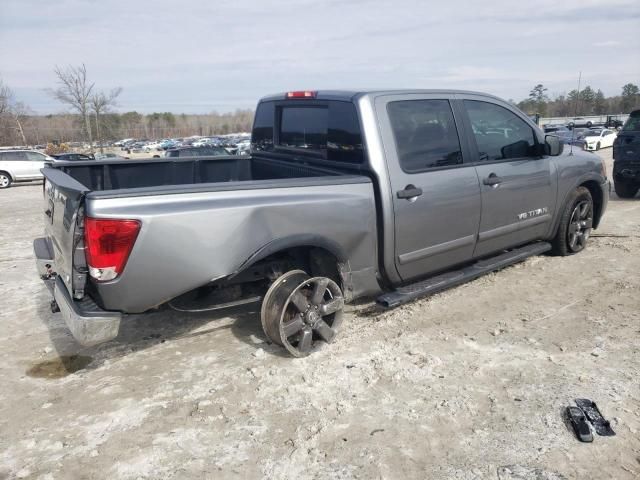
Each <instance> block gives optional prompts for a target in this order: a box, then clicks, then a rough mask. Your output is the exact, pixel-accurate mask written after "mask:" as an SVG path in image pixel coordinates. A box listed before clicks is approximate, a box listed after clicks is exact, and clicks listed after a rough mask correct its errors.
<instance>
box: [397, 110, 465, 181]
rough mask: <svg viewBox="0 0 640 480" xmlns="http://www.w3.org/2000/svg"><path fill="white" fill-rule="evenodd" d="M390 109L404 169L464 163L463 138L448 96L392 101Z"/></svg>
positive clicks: (426, 168)
mask: <svg viewBox="0 0 640 480" xmlns="http://www.w3.org/2000/svg"><path fill="white" fill-rule="evenodd" d="M387 113H388V114H389V120H390V122H391V128H392V130H393V135H394V138H395V142H396V149H397V151H398V159H399V161H400V166H401V167H402V169H403V170H404V171H406V172H408V173H418V172H423V171H425V170H428V169H430V168H438V167H445V166H451V165H458V164H460V163H462V153H461V150H460V140H459V138H458V131H457V129H456V125H455V121H454V118H453V112H452V111H451V105H450V104H449V101H448V100H401V101H397V102H390V103H389V104H388V105H387Z"/></svg>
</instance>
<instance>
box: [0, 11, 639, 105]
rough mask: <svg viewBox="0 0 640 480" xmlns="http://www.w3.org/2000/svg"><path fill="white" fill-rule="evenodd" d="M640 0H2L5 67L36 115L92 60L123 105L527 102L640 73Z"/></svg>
mask: <svg viewBox="0 0 640 480" xmlns="http://www.w3.org/2000/svg"><path fill="white" fill-rule="evenodd" d="M639 38H640V1H638V0H606V1H596V0H560V1H559V0H537V1H529V0H480V1H466V2H465V1H459V0H440V1H437V2H435V1H430V0H393V1H373V0H300V1H287V0H252V1H249V0H212V1H194V0H181V1H176V0H155V1H150V0H126V1H125V0H55V1H54V0H0V77H2V78H3V80H4V81H5V83H7V84H9V86H10V87H11V88H12V89H13V90H14V92H15V93H16V96H17V97H18V99H19V100H22V101H25V102H26V103H27V104H29V105H30V106H31V108H32V109H33V110H34V111H36V112H38V113H52V112H57V111H62V110H63V107H62V106H61V105H60V104H58V103H56V102H55V101H54V100H52V99H51V98H50V97H49V96H48V95H47V94H46V92H45V89H46V88H50V87H54V86H55V77H54V75H53V67H54V65H56V64H58V65H62V66H64V65H67V64H74V65H76V64H80V63H82V62H84V63H85V64H86V66H87V69H88V71H89V74H90V77H91V78H92V79H93V80H94V81H95V82H96V86H97V87H98V88H101V89H105V90H107V89H110V88H113V87H116V86H121V87H123V88H124V92H123V94H122V96H121V97H120V102H119V103H120V108H119V110H121V111H127V110H138V111H141V112H152V111H173V112H176V113H177V112H186V113H200V112H201V113H206V112H210V111H212V110H218V111H227V110H232V109H235V108H236V107H239V108H245V107H253V106H254V105H255V103H256V101H257V99H258V98H260V97H261V96H263V95H266V94H269V93H275V92H280V91H286V90H293V89H296V90H300V89H328V88H331V89H349V88H463V89H469V90H478V91H483V92H488V93H492V94H495V95H498V96H500V97H503V98H505V99H508V98H513V99H515V100H521V99H522V98H525V97H526V96H527V95H528V93H529V90H530V89H531V87H533V86H534V85H535V84H537V83H543V84H544V85H545V86H547V87H548V88H549V93H550V94H552V95H555V94H558V93H563V92H566V91H569V90H571V89H573V88H575V87H576V84H577V78H578V72H579V71H582V77H583V86H584V85H586V84H590V85H591V86H592V87H594V88H601V89H602V90H603V91H604V93H605V95H614V94H619V92H620V90H621V87H622V85H624V84H625V83H628V82H632V83H636V84H640V41H639Z"/></svg>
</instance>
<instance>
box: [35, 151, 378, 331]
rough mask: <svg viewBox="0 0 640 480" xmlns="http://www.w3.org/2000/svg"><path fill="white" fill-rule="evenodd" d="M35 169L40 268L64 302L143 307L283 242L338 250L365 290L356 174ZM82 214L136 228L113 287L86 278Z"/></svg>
mask: <svg viewBox="0 0 640 480" xmlns="http://www.w3.org/2000/svg"><path fill="white" fill-rule="evenodd" d="M43 173H44V176H45V178H46V181H45V186H44V192H43V193H44V213H45V227H46V237H45V239H44V240H43V241H44V242H46V246H47V249H48V250H49V251H50V252H51V256H50V257H49V258H47V259H44V260H43V262H41V263H43V265H46V264H51V265H53V266H54V267H53V269H54V271H55V272H56V273H57V278H58V288H59V289H60V288H63V286H64V288H65V290H66V291H67V292H68V296H69V297H70V298H72V299H73V302H74V305H75V303H77V302H78V301H81V300H82V299H84V298H85V296H86V295H90V296H91V297H93V299H94V300H95V301H96V303H97V304H98V305H99V306H100V307H101V308H103V309H105V310H115V311H120V312H125V313H140V312H144V311H146V310H148V309H150V308H153V307H155V306H158V305H160V304H163V303H165V302H167V301H170V300H171V299H173V298H175V297H177V296H179V295H181V294H183V293H185V292H188V291H191V290H193V289H194V288H197V287H200V286H203V285H206V284H207V283H208V282H211V281H213V280H215V279H220V278H225V277H227V276H229V275H232V274H234V273H236V272H237V271H238V270H239V269H240V268H241V267H242V265H244V264H245V263H246V262H248V261H251V259H255V258H256V256H257V255H259V254H260V253H261V252H262V253H264V252H267V251H271V249H274V248H276V247H278V248H285V247H286V246H287V245H288V243H287V242H293V241H294V240H295V241H296V242H301V241H302V242H303V243H302V245H309V246H324V247H326V248H327V249H329V251H332V249H333V248H337V247H338V246H340V247H341V248H344V249H345V251H349V252H350V263H349V267H350V270H351V272H350V275H351V276H353V277H355V276H358V275H364V276H366V277H367V278H369V279H370V281H369V282H368V283H366V282H365V284H366V285H367V287H366V288H369V287H368V285H369V284H370V283H373V282H374V281H375V272H374V270H375V268H374V263H375V262H373V261H372V259H375V258H376V255H375V251H376V250H375V248H376V247H375V235H372V234H371V233H372V232H375V231H376V226H375V221H376V214H375V204H374V194H373V185H372V182H371V180H370V179H369V178H368V177H366V176H362V175H352V174H348V173H344V172H340V171H338V170H334V169H325V168H323V167H316V166H311V165H306V164H304V163H302V162H296V161H281V160H277V159H262V158H255V157H237V156H229V157H226V156H225V157H199V158H188V159H179V158H178V159H153V160H151V159H149V160H135V161H122V160H120V161H118V160H115V161H106V162H68V163H58V164H54V165H53V166H51V167H47V168H44V169H43ZM339 211H347V212H349V214H348V215H336V212H339ZM310 212H313V219H311V217H310ZM86 217H90V218H123V219H133V220H136V221H139V222H140V223H141V229H140V232H139V234H138V236H137V239H136V241H135V244H134V246H133V250H132V251H131V253H130V256H129V258H128V261H127V264H126V268H125V269H124V272H123V273H122V274H121V275H119V276H118V277H117V278H116V279H115V280H109V281H102V282H96V281H94V280H92V279H90V278H89V276H88V271H87V264H86V259H85V249H84V238H83V230H84V227H83V218H86ZM265 255H266V253H265ZM336 256H338V257H344V258H345V259H346V258H347V257H346V253H345V254H344V255H343V254H339V252H338V250H336ZM41 274H42V275H46V271H45V270H44V269H43V271H42V272H41ZM349 293H351V292H349ZM76 306H77V305H76ZM94 323H95V322H94Z"/></svg>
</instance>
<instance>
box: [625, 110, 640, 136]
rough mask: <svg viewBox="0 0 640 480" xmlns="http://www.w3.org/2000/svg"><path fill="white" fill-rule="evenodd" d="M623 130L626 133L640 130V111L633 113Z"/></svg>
mask: <svg viewBox="0 0 640 480" xmlns="http://www.w3.org/2000/svg"><path fill="white" fill-rule="evenodd" d="M622 130H623V131H625V132H637V131H639V130H640V110H636V111H633V112H631V115H629V118H628V119H627V121H626V122H625V124H624V126H623V127H622Z"/></svg>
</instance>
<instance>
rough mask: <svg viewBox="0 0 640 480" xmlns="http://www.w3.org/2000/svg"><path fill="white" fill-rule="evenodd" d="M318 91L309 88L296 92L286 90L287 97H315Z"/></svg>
mask: <svg viewBox="0 0 640 480" xmlns="http://www.w3.org/2000/svg"><path fill="white" fill-rule="evenodd" d="M317 93H318V92H312V91H310V90H299V91H296V92H287V98H316V94H317Z"/></svg>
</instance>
